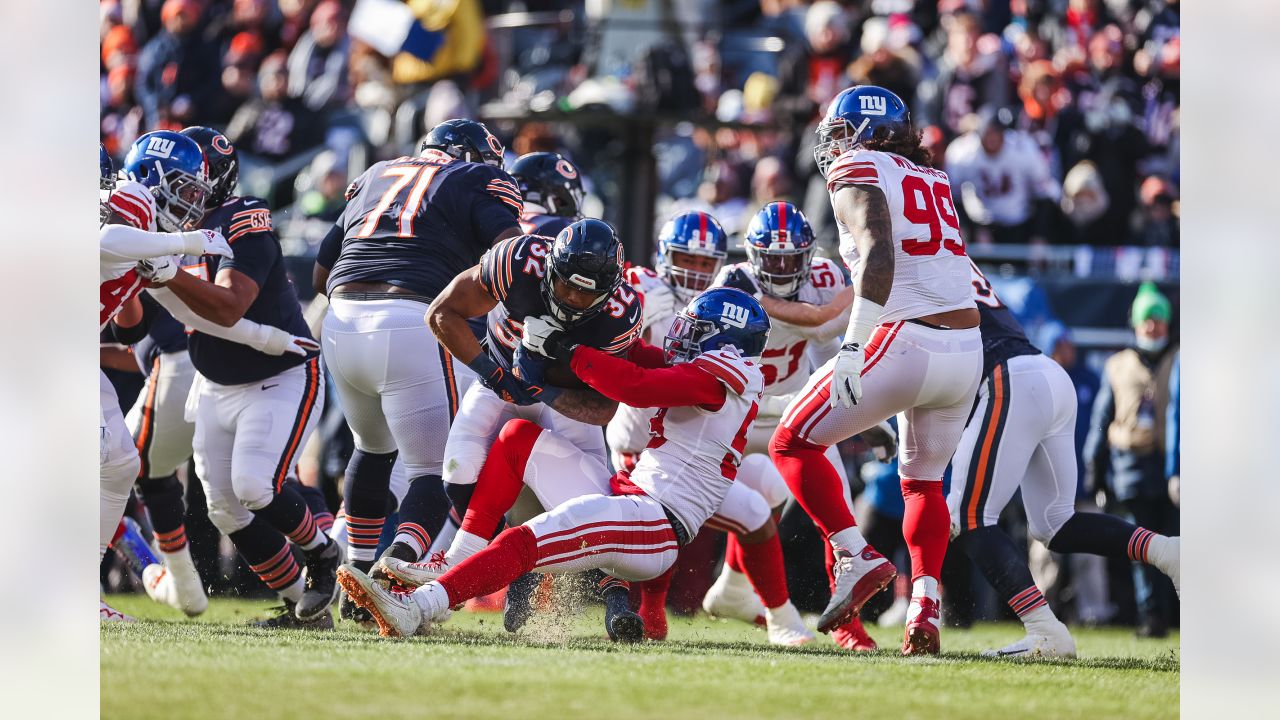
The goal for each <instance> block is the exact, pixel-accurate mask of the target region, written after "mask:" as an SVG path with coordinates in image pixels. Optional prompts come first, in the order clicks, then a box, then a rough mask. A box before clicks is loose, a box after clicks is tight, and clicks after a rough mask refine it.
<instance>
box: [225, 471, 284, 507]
mask: <svg viewBox="0 0 1280 720" xmlns="http://www.w3.org/2000/svg"><path fill="white" fill-rule="evenodd" d="M231 490H232V491H233V492H234V493H235V494H236V498H237V499H238V500H240V504H241V505H244V506H245V507H246V508H248V509H250V510H261V509H262V508H264V507H266V506H268V505H270V504H271V501H272V500H273V499H275V496H276V493H275V488H273V487H271V481H269V480H260V479H258V478H250V477H246V476H243V475H233V476H232V477H231Z"/></svg>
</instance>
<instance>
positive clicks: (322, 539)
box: [302, 528, 329, 552]
mask: <svg viewBox="0 0 1280 720" xmlns="http://www.w3.org/2000/svg"><path fill="white" fill-rule="evenodd" d="M328 544H329V536H328V535H325V534H324V532H322V531H321V530H320V528H316V534H315V536H314V537H312V538H311V541H310V542H308V543H307V544H305V545H303V546H302V549H303V551H304V552H311V551H312V550H315V549H316V548H324V547H326V546H327V545H328Z"/></svg>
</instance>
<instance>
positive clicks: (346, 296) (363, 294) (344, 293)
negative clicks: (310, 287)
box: [333, 290, 435, 305]
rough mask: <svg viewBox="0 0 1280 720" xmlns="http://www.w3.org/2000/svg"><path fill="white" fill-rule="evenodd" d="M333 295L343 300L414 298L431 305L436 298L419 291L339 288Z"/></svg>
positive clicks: (416, 300)
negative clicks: (419, 293)
mask: <svg viewBox="0 0 1280 720" xmlns="http://www.w3.org/2000/svg"><path fill="white" fill-rule="evenodd" d="M333 297H335V298H342V299H343V300H354V301H356V302H360V301H368V300H413V301H414V302H420V303H426V304H427V305H430V304H431V303H432V302H433V301H434V300H435V298H431V297H427V296H426V295H418V294H417V293H403V292H387V291H385V290H379V291H360V290H338V291H337V292H335V293H334V294H333Z"/></svg>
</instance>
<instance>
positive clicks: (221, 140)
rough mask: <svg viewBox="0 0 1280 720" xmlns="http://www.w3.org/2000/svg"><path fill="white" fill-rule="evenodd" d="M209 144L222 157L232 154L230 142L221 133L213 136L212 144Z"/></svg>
mask: <svg viewBox="0 0 1280 720" xmlns="http://www.w3.org/2000/svg"><path fill="white" fill-rule="evenodd" d="M209 144H210V145H211V146H213V149H214V150H217V151H218V152H219V153H221V154H223V155H230V154H231V153H232V148H231V141H230V140H228V139H227V136H226V135H223V134H222V133H218V134H217V135H214V136H213V142H211V143H209Z"/></svg>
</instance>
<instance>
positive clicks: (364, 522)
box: [347, 514, 422, 561]
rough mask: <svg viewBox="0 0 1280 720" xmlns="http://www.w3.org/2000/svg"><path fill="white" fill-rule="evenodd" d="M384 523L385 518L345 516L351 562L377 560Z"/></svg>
mask: <svg viewBox="0 0 1280 720" xmlns="http://www.w3.org/2000/svg"><path fill="white" fill-rule="evenodd" d="M385 521H386V518H385V517H377V518H364V517H356V516H355V515H350V514H349V515H347V557H349V558H351V559H352V560H353V561H366V560H367V561H372V560H377V559H378V539H379V538H381V537H382V524H383V522H385ZM418 554H419V555H421V554H422V553H418Z"/></svg>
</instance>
